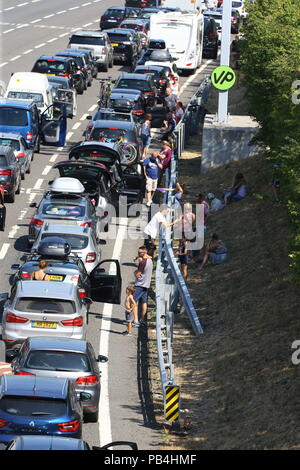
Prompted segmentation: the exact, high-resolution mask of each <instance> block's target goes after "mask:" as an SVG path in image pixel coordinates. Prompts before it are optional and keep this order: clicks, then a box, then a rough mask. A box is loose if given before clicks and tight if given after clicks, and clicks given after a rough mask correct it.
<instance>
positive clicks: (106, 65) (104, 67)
mask: <svg viewBox="0 0 300 470" xmlns="http://www.w3.org/2000/svg"><path fill="white" fill-rule="evenodd" d="M108 67H109V64H108V63H106V64H105V65H103V69H102V70H103V72H108Z"/></svg>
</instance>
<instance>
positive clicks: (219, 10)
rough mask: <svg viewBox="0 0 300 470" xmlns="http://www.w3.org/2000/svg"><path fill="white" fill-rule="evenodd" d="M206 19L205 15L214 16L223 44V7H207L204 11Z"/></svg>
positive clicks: (219, 37)
mask: <svg viewBox="0 0 300 470" xmlns="http://www.w3.org/2000/svg"><path fill="white" fill-rule="evenodd" d="M203 15H204V19H205V17H210V18H213V19H214V20H215V22H216V27H217V32H218V39H219V44H221V39H222V20H223V9H222V8H216V9H214V10H211V9H207V10H205V11H204V12H203Z"/></svg>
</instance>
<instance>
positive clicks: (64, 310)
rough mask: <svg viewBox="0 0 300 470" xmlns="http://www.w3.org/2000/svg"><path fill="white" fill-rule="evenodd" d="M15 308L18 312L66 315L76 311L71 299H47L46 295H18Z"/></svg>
mask: <svg viewBox="0 0 300 470" xmlns="http://www.w3.org/2000/svg"><path fill="white" fill-rule="evenodd" d="M32 282H34V281H32ZM15 309H16V310H18V311H19V312H28V313H30V312H32V313H59V314H66V315H72V314H73V313H75V312H76V309H75V305H74V302H72V301H71V300H65V299H48V298H46V297H41V298H38V297H20V298H19V299H17V302H16V305H15Z"/></svg>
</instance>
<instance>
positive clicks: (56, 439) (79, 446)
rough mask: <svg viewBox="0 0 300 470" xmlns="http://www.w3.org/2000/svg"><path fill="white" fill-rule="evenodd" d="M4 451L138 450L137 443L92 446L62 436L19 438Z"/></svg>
mask: <svg viewBox="0 0 300 470" xmlns="http://www.w3.org/2000/svg"><path fill="white" fill-rule="evenodd" d="M3 450H138V446H137V444H136V443H135V442H127V441H115V442H110V443H109V444H105V445H104V446H101V447H99V446H92V447H90V446H89V444H88V443H87V442H85V441H83V440H82V439H75V438H73V437H61V436H18V437H16V438H15V439H12V440H11V441H10V442H9V443H8V444H6V445H5V446H4V449H3Z"/></svg>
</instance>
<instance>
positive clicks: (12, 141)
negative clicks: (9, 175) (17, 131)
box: [0, 137, 20, 158]
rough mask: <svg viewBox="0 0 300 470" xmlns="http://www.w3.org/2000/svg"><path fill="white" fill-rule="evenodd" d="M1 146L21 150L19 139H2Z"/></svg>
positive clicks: (0, 140) (0, 138)
mask: <svg viewBox="0 0 300 470" xmlns="http://www.w3.org/2000/svg"><path fill="white" fill-rule="evenodd" d="M0 145H4V146H8V147H11V148H12V149H13V150H20V142H19V141H18V140H17V139H5V138H3V137H0ZM0 158H1V157H0ZM4 158H5V157H4Z"/></svg>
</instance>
